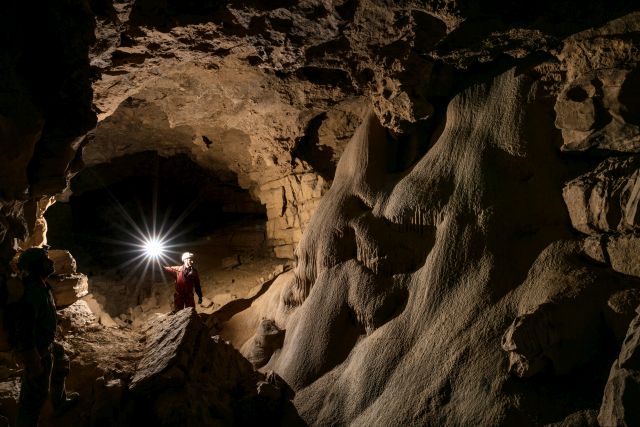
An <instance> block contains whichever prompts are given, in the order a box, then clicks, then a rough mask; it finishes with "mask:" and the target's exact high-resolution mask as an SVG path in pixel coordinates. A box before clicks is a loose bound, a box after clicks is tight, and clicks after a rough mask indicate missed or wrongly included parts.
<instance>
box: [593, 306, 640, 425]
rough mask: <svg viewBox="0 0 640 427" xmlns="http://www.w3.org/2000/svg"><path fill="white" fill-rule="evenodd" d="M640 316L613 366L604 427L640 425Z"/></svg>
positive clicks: (602, 421) (602, 419) (602, 418)
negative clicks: (638, 402)
mask: <svg viewBox="0 0 640 427" xmlns="http://www.w3.org/2000/svg"><path fill="white" fill-rule="evenodd" d="M639 340H640V316H636V318H635V319H633V321H632V322H631V324H630V325H629V331H628V332H627V336H626V337H625V340H624V343H623V344H622V348H621V350H620V355H619V356H618V359H616V361H615V362H613V366H611V373H610V374H609V380H608V381H607V386H606V388H605V390H604V398H603V400H602V406H601V407H600V413H599V414H598V421H599V423H600V425H601V426H603V427H609V426H633V425H636V424H638V423H640V410H639V409H638V405H636V404H635V402H637V401H638V399H639V398H640V342H639Z"/></svg>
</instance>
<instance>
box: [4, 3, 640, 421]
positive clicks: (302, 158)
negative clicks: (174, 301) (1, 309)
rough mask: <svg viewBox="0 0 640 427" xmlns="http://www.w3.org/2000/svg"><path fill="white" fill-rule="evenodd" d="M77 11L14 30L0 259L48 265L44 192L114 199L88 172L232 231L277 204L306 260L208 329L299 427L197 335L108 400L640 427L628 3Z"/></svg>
mask: <svg viewBox="0 0 640 427" xmlns="http://www.w3.org/2000/svg"><path fill="white" fill-rule="evenodd" d="M82 4H83V6H82V7H80V6H79V5H78V4H76V3H73V2H68V1H67V2H62V3H60V5H59V6H56V8H54V7H53V6H46V7H44V6H43V7H41V8H37V10H35V11H33V12H32V13H33V17H34V19H33V24H32V25H31V26H29V27H27V26H25V25H22V21H21V20H24V19H26V18H25V16H27V14H26V13H25V10H23V8H24V7H23V6H20V7H18V6H3V7H4V8H6V11H7V13H2V14H1V15H0V16H1V17H2V18H0V19H2V22H0V23H2V24H3V29H4V30H3V32H2V33H1V34H2V36H1V37H2V41H3V43H4V45H6V46H7V47H8V50H7V52H6V53H3V55H2V56H1V57H0V61H1V62H0V64H2V67H0V76H2V77H3V80H2V81H3V82H4V83H3V84H2V86H1V87H2V88H3V89H2V91H1V93H3V97H2V99H1V100H0V106H1V107H2V108H1V109H0V135H1V138H2V139H1V140H0V144H1V145H2V147H3V149H4V150H5V151H6V153H7V156H5V157H3V160H2V165H0V166H2V167H3V170H4V171H6V173H5V174H4V175H3V177H2V179H1V182H0V190H2V193H1V195H0V196H1V197H2V200H1V201H0V213H1V214H2V215H0V241H1V246H0V257H2V258H3V259H6V260H9V259H10V258H11V257H12V256H13V253H14V251H15V250H16V249H19V247H21V246H22V247H23V246H25V245H29V244H34V243H41V242H44V241H45V240H44V239H45V237H46V236H45V235H44V234H45V232H46V224H45V223H44V222H43V221H42V212H43V211H44V210H45V209H47V206H48V204H49V203H50V200H51V197H52V196H57V197H56V200H57V201H58V202H57V203H60V202H64V201H65V200H69V195H70V194H73V193H74V192H75V194H76V196H79V195H81V194H82V191H83V190H82V189H83V188H85V189H87V188H89V187H83V185H89V186H90V185H92V184H95V185H99V184H96V182H93V183H92V182H91V180H90V179H88V180H87V177H89V176H91V173H86V174H85V175H82V174H83V172H80V174H79V175H76V174H77V172H78V171H79V170H80V168H81V166H85V169H84V170H85V171H97V170H106V171H110V172H111V173H112V177H114V182H115V179H116V178H120V176H119V174H120V175H126V176H127V177H136V176H137V175H135V173H140V174H142V173H143V172H145V171H146V170H147V169H151V167H150V166H148V164H147V163H145V162H142V161H139V160H140V159H148V158H149V157H150V156H151V157H153V158H154V159H157V158H162V159H168V160H167V162H171V161H182V160H179V159H186V160H188V162H186V160H185V162H186V163H185V164H186V165H187V166H185V170H190V171H191V172H192V173H193V175H194V176H198V177H200V176H203V177H204V176H209V175H210V176H211V177H214V178H215V182H216V186H217V187H216V188H222V187H224V188H228V189H231V188H233V190H232V191H228V192H226V193H225V192H224V191H220V192H219V194H225V195H228V194H235V195H236V196H233V197H231V196H230V198H233V201H232V202H229V203H230V205H234V206H240V205H243V206H245V207H246V209H245V208H241V209H240V208H238V210H236V211H233V212H236V213H240V212H241V211H252V210H255V209H257V207H259V206H258V205H263V206H264V210H263V211H261V212H264V215H266V224H265V225H264V230H265V238H266V240H265V242H266V246H267V247H268V249H269V250H270V251H272V252H273V253H274V254H275V255H277V256H279V257H285V258H294V259H295V263H296V265H295V268H294V269H293V270H292V271H291V272H287V273H284V274H282V275H280V276H278V277H277V278H276V279H275V280H273V283H270V286H269V289H268V290H266V292H264V293H261V294H259V295H254V296H253V297H252V299H245V300H243V301H240V302H239V303H237V304H235V306H236V307H241V309H243V310H241V311H239V312H238V310H235V309H234V310H231V311H229V310H230V309H229V306H227V309H228V310H226V311H225V310H222V312H218V313H217V315H216V313H214V314H213V315H212V317H210V318H209V319H208V323H207V322H206V323H205V324H206V325H208V326H211V327H213V328H215V330H216V333H217V332H219V333H220V335H221V336H222V337H224V339H227V340H229V341H230V342H231V343H232V344H233V345H234V346H235V347H236V348H237V349H241V350H242V354H244V355H245V356H246V357H247V358H249V360H250V361H251V363H253V367H260V369H261V371H264V372H267V371H273V372H275V373H276V374H277V375H278V376H280V377H281V378H282V379H283V380H284V381H285V382H286V383H287V384H288V385H289V386H290V387H291V388H292V389H293V390H294V391H295V397H294V398H293V404H294V405H295V412H288V415H287V417H289V416H290V418H278V417H280V416H281V415H282V412H278V411H284V410H285V409H283V408H284V407H286V406H287V402H288V400H287V399H280V398H281V396H280V397H278V398H276V399H275V401H277V402H279V403H278V404H277V405H276V406H278V405H281V406H278V407H279V408H280V409H278V410H275V411H274V410H273V405H271V403H273V400H271V401H270V402H271V403H269V404H266V407H268V408H269V409H265V412H260V411H263V409H264V408H265V406H261V405H262V403H259V402H260V399H258V400H254V398H256V399H257V397H260V392H257V391H256V390H255V385H256V381H258V380H260V381H263V382H264V383H265V384H262V386H261V389H262V393H263V395H269V396H272V397H273V396H279V394H278V393H280V392H279V391H278V390H274V388H270V387H269V386H268V385H267V384H268V381H265V380H266V378H265V377H263V376H262V374H259V373H256V372H254V371H253V367H252V366H251V363H250V362H249V361H247V360H244V359H243V358H241V356H240V353H239V352H237V351H236V350H234V349H232V348H231V347H229V346H227V345H226V344H225V343H224V342H223V341H220V340H218V341H215V340H212V339H211V338H210V337H209V336H208V334H209V330H208V329H207V327H205V326H204V325H205V324H201V323H199V320H197V318H196V317H195V316H194V315H193V313H190V312H188V311H184V312H181V313H180V314H178V315H175V316H173V317H168V318H165V319H160V320H158V321H157V323H156V324H155V326H153V328H152V329H151V330H150V332H149V333H150V335H149V337H151V338H148V340H149V341H148V343H149V345H150V347H148V349H147V352H146V354H145V356H144V359H143V362H141V364H140V365H138V366H139V368H138V369H137V370H136V372H135V373H133V379H132V381H131V383H130V387H129V386H128V385H127V382H126V378H120V377H118V378H112V377H109V376H106V377H104V378H103V379H102V380H100V381H98V382H97V383H96V386H95V396H103V397H98V399H104V400H106V399H111V400H112V401H116V402H121V403H122V404H123V406H122V409H123V410H125V413H128V414H132V416H133V417H134V418H135V417H136V416H140V412H139V411H138V410H137V409H136V408H139V407H138V406H136V405H137V404H139V403H140V402H143V401H144V400H145V399H149V402H151V403H152V407H153V408H154V410H153V417H154V419H155V420H157V421H158V422H161V423H162V422H166V423H167V424H169V425H175V424H177V423H179V422H182V421H184V419H183V417H181V415H180V414H186V413H187V412H189V413H195V415H194V416H193V417H194V418H193V419H190V420H189V422H193V423H196V422H203V423H204V422H210V423H229V422H232V421H233V420H235V421H237V420H238V419H239V418H236V417H237V416H238V414H241V413H242V408H243V407H242V405H243V404H244V403H247V405H248V407H250V408H252V409H251V410H256V411H258V412H257V413H259V414H267V415H264V416H269V417H273V419H274V420H278V421H282V422H284V423H285V424H286V423H289V422H291V423H293V422H296V421H300V420H298V419H297V418H296V413H297V414H299V416H300V417H301V418H302V420H303V421H304V422H305V423H307V424H310V425H344V424H350V425H437V426H440V425H449V426H459V425H504V426H508V425H522V426H529V425H531V426H538V425H565V426H566V425H597V424H598V423H600V424H601V425H603V426H604V425H606V426H608V425H634V423H637V422H636V419H637V414H636V411H635V407H633V403H629V402H635V400H637V386H638V378H637V377H638V372H637V368H638V366H637V363H636V362H637V360H636V359H637V357H636V353H637V335H638V324H637V323H638V321H637V317H636V316H637V311H636V309H637V307H638V306H640V270H639V267H638V265H639V261H640V237H639V236H638V233H639V232H640V216H639V214H638V212H639V210H638V203H640V161H639V160H638V152H639V150H640V142H639V141H640V127H639V126H640V108H638V107H639V104H638V99H637V96H636V94H637V93H638V90H639V89H640V80H639V79H638V75H639V74H638V73H639V68H638V67H639V63H640V50H639V49H638V47H639V46H640V37H639V36H638V34H640V19H639V18H640V11H638V7H637V5H635V4H633V2H630V1H621V2H615V3H614V4H611V3H605V2H603V1H599V0H592V1H585V2H576V1H570V0H568V1H562V2H551V1H542V2H531V3H528V4H516V3H514V2H508V1H492V2H489V1H484V0H473V1H469V2H461V1H456V0H450V1H449V0H448V1H445V2H417V1H413V0H407V1H404V0H403V1H398V2H383V1H378V0H344V1H333V2H326V1H319V0H318V1H316V0H308V1H306V0H304V1H302V0H301V1H297V0H284V1H277V2H259V1H228V2H219V1H216V2H211V1H205V2H197V1H179V0H164V1H161V2H156V1H152V0H123V1H117V2H112V1H110V0H104V1H90V2H88V3H82ZM67 17H68V18H67ZM33 26H35V27H36V30H35V31H33V32H30V31H28V30H27V28H32V27H33ZM58 28H60V30H56V31H53V29H58ZM13 30H15V31H13ZM94 30H95V33H94V34H92V32H94ZM94 41H95V43H92V42H94ZM90 45H91V46H90ZM17 53H21V54H20V55H19V54H17ZM89 61H90V62H89ZM40 63H46V64H47V68H50V69H51V72H50V73H48V74H46V78H45V79H42V78H40V77H41V73H39V72H36V71H34V70H41V69H42V67H38V66H37V65H38V64H40ZM89 84H92V89H93V105H94V107H95V112H96V115H97V118H98V120H99V122H98V124H97V126H96V127H95V130H93V131H92V132H90V133H87V132H88V131H89V130H90V129H91V128H92V127H93V125H94V123H95V116H94V113H93V112H92V110H91V108H90V107H91V106H90V102H89V100H90V99H91V98H92V95H91V90H90V88H89ZM10 106H11V108H10ZM149 153H151V154H149ZM154 156H155V157H154ZM176 159H178V160H176ZM158 162H161V161H160V160H158ZM189 162H191V163H189ZM125 165H129V166H128V169H126V171H125ZM145 165H146V166H145ZM145 168H147V169H145ZM125 172H126V173H125ZM201 173H202V175H199V174H201ZM187 175H189V174H187ZM74 176H75V177H76V178H73V177H74ZM212 179H213V178H212ZM69 180H71V182H69ZM107 185H110V184H107ZM67 187H68V188H67ZM65 188H67V191H66V192H65V194H64V195H61V193H62V192H63V190H64V189H65ZM86 191H87V192H88V190H86ZM225 197H226V196H225ZM87 200H88V199H87ZM54 208H55V205H54ZM54 208H49V209H54ZM234 209H235V208H234ZM258 210H259V209H258ZM256 212H257V210H256ZM107 216H108V215H107ZM202 221H203V222H206V219H203V220H202ZM52 224H53V222H52V223H51V224H49V226H50V227H51V226H52ZM260 244H262V242H260ZM229 255H231V254H229ZM238 259H239V258H238ZM231 264H234V263H231ZM231 264H229V265H231ZM3 268H4V271H5V272H6V271H8V268H7V267H6V266H5V267H3ZM261 292H262V291H261ZM245 308H246V309H245ZM239 310H240V309H239ZM232 314H233V316H232ZM634 317H635V320H632V319H634ZM169 331H171V333H174V334H176V335H174V336H173V335H170V334H169ZM283 335H284V336H283ZM152 342H153V343H155V344H153V345H152V344H151V343H152ZM198 346H200V347H199V350H195V349H196V348H197V347H198ZM154 349H162V351H157V350H154ZM203 349H206V351H204V350H203ZM157 356H162V357H157ZM185 361H186V362H185ZM189 361H191V362H193V364H192V363H190V362H189ZM216 361H218V362H219V363H222V364H223V365H224V366H227V365H225V364H226V363H227V362H228V364H229V366H230V368H229V369H230V372H235V375H234V376H232V377H231V379H228V381H230V383H224V381H227V380H224V381H222V380H221V379H220V378H221V377H220V375H218V374H220V372H218V371H216V369H217V368H215V366H214V367H212V365H211V363H213V365H215V364H216V363H218V362H216ZM192 368H193V369H195V371H193V370H192ZM200 368H201V369H200ZM199 372H204V373H203V374H202V375H200V373H199ZM201 377H202V378H201ZM247 379H250V381H249V380H247ZM117 380H120V382H118V381H117ZM245 380H247V381H249V383H250V384H251V386H250V387H249V386H247V387H244V386H243V385H246V384H247V382H246V381H245ZM167 381H169V382H170V383H171V384H178V385H179V387H177V388H176V389H169V390H167V389H165V388H164V384H166V383H167ZM220 381H222V383H221V382H220ZM276 382H277V381H276ZM232 383H233V384H232ZM234 384H235V385H234ZM234 386H237V387H239V390H242V393H240V394H241V395H242V396H244V397H247V396H249V397H248V398H247V399H248V400H244V399H243V398H238V399H237V400H234V399H232V398H231V394H230V390H232V389H233V388H234ZM281 386H282V388H283V389H284V388H286V387H285V386H284V385H282V384H281ZM243 387H244V388H243ZM259 388H260V387H259ZM136 390H137V391H136ZM203 391H204V392H206V393H209V392H210V393H213V394H216V393H218V394H216V396H220V400H219V401H217V402H219V404H218V403H216V404H214V405H213V406H211V405H212V404H211V402H210V401H208V400H207V399H205V398H202V399H200V397H201V395H202V394H203ZM130 393H131V395H130ZM195 395H197V396H200V397H199V398H192V399H187V400H188V401H185V397H187V396H191V397H193V396H195ZM127 396H128V397H127ZM256 396H257V397H256ZM129 397H131V398H132V399H133V400H127V399H129ZM136 399H138V400H136ZM278 399H280V400H278ZM634 399H635V400H634ZM125 401H126V402H134V403H132V405H133V406H132V407H130V408H125V406H126V405H124V402H125ZM136 402H137V403H136ZM243 402H244V403H243ZM263 403H264V402H263ZM234 405H240V407H238V406H234ZM211 408H213V409H212V410H213V412H211V411H210V412H209V413H208V412H207V411H208V410H209V409H211ZM116 409H117V405H116V406H113V405H111V406H108V405H107V406H100V405H97V406H95V411H94V413H93V415H92V416H93V417H94V419H95V420H106V421H104V422H105V423H106V425H110V424H111V425H113V424H117V423H118V422H119V421H118V420H121V418H119V417H120V415H118V411H117V410H116ZM289 409H291V408H289ZM126 411H132V412H126ZM212 413H213V414H214V415H211V414H212ZM247 413H248V414H254V413H253V412H251V411H247ZM254 415H255V414H254ZM251 416H253V415H251ZM176 417H179V418H176ZM214 419H215V420H214ZM251 420H255V418H251ZM100 422H102V421H100ZM96 423H98V421H96Z"/></svg>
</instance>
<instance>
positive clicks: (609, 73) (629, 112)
mask: <svg viewBox="0 0 640 427" xmlns="http://www.w3.org/2000/svg"><path fill="white" fill-rule="evenodd" d="M639 89H640V79H639V78H638V76H637V71H630V70H625V69H608V70H598V71H595V72H591V73H588V74H586V75H583V76H580V77H579V78H578V79H576V80H574V81H573V82H571V83H570V85H569V86H568V87H567V88H566V89H565V90H564V91H563V93H561V94H560V96H559V97H558V101H557V103H556V107H555V109H556V126H557V127H558V128H560V129H561V130H562V136H563V138H564V145H563V149H564V150H566V151H584V150H587V149H590V148H596V149H599V150H617V151H624V152H638V151H640V127H638V122H637V121H636V119H635V115H636V114H637V113H636V110H637V109H638V105H637V101H636V100H635V99H634V97H633V96H632V95H631V94H632V93H636V92H637V91H638V90H639ZM627 120H630V122H628V121H627Z"/></svg>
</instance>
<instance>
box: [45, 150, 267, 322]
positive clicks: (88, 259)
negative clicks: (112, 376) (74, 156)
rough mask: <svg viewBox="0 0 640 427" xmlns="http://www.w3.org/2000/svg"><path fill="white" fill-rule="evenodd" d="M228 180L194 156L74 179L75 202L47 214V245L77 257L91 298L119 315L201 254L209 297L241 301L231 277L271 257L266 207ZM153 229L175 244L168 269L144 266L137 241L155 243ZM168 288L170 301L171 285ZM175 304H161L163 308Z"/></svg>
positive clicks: (117, 163)
mask: <svg viewBox="0 0 640 427" xmlns="http://www.w3.org/2000/svg"><path fill="white" fill-rule="evenodd" d="M230 177H231V178H233V174H231V173H226V174H224V175H222V174H216V173H215V172H214V171H211V170H208V169H205V168H203V167H202V166H200V165H198V164H197V163H196V162H194V161H193V160H192V159H191V158H190V157H189V156H188V155H186V154H177V155H173V156H170V157H163V156H160V155H158V153H157V152H155V151H145V152H140V153H135V154H129V155H125V156H122V157H118V158H115V159H111V161H110V162H109V163H102V164H97V165H94V166H90V167H86V168H85V169H83V170H82V172H80V173H79V174H78V175H76V176H75V177H74V178H73V179H72V181H71V187H70V188H71V193H72V194H71V196H69V197H68V198H67V200H66V201H65V200H61V201H58V202H57V203H55V204H54V205H52V206H51V207H50V208H49V209H48V210H47V211H46V213H45V219H46V221H47V224H48V231H47V240H48V244H49V245H51V246H52V247H53V248H65V249H68V250H69V251H70V252H71V253H72V255H73V256H74V257H75V258H76V261H77V264H78V271H80V272H83V273H85V274H87V275H88V276H89V281H90V288H91V289H92V290H91V292H92V293H96V294H97V295H101V296H102V297H103V298H101V303H102V305H103V306H104V309H105V310H106V311H107V312H109V313H110V314H112V315H119V314H121V313H123V312H126V311H127V310H128V309H129V308H130V307H135V306H136V305H140V304H142V303H143V302H144V300H145V299H147V298H149V297H151V296H153V293H154V287H157V286H158V283H161V284H164V285H166V284H167V283H170V282H171V279H170V278H169V277H167V276H165V275H164V274H163V273H162V272H161V268H160V267H161V265H179V264H181V261H180V254H181V253H182V252H187V251H189V252H193V253H194V254H195V259H196V265H197V267H198V270H199V271H200V275H201V278H202V282H203V283H202V287H203V293H205V295H207V292H208V291H212V292H213V288H221V289H218V290H217V292H225V291H227V292H231V293H233V292H236V293H238V292H239V291H238V290H237V289H235V290H234V289H230V288H231V287H232V286H233V285H230V283H234V282H236V281H237V277H236V279H234V278H233V277H227V276H228V275H229V274H231V273H230V272H229V270H230V268H234V267H237V266H238V265H240V264H242V265H243V268H245V270H250V269H251V268H250V265H251V263H252V262H254V264H255V261H256V260H268V259H272V258H270V257H271V253H270V250H269V248H268V246H267V245H266V241H265V224H266V220H267V217H266V211H265V208H264V206H263V205H261V204H260V203H259V202H257V201H256V200H254V199H253V198H252V196H251V195H250V193H249V191H247V190H245V189H242V188H241V187H240V186H239V185H238V184H237V181H234V180H233V179H230ZM154 222H155V224H156V226H155V229H156V233H155V235H157V236H165V238H166V240H167V243H168V248H167V249H168V251H167V254H166V255H167V256H168V258H169V259H170V260H169V259H166V258H165V262H162V261H161V260H149V259H148V258H146V257H145V256H144V251H143V250H142V248H141V247H140V246H139V244H140V241H139V240H137V239H136V236H138V237H139V238H144V237H147V236H151V235H154V232H153V229H154ZM163 224H164V225H163ZM134 244H135V245H137V246H134ZM229 260H233V261H229ZM266 264H268V263H263V264H260V265H258V267H257V270H256V271H255V272H254V273H255V274H254V275H255V276H259V275H260V274H262V271H260V269H261V268H263V267H264V266H265V265H266ZM247 265H248V266H249V267H246V266H247ZM221 270H227V271H226V272H222V271H221ZM251 283H252V286H253V285H255V280H253V281H251ZM161 288H163V292H165V291H166V292H169V291H170V289H171V288H172V286H161ZM166 292H165V293H166ZM116 294H117V295H116ZM170 299H171V298H170V296H169V295H165V296H158V297H157V298H156V302H155V305H156V306H160V305H162V304H160V302H159V301H158V300H163V301H164V302H165V303H169V302H170ZM164 309H165V310H167V309H168V307H165V308H164ZM159 311H162V310H159Z"/></svg>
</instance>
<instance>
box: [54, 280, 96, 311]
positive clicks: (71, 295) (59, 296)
mask: <svg viewBox="0 0 640 427" xmlns="http://www.w3.org/2000/svg"><path fill="white" fill-rule="evenodd" d="M48 281H49V283H50V284H51V287H52V288H53V299H54V300H55V301H56V307H58V308H65V307H68V306H70V305H71V304H73V303H74V302H76V301H77V300H78V298H82V297H83V296H85V295H87V293H88V292H89V280H88V278H87V276H85V275H84V274H67V275H52V276H50V277H49V280H48Z"/></svg>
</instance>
